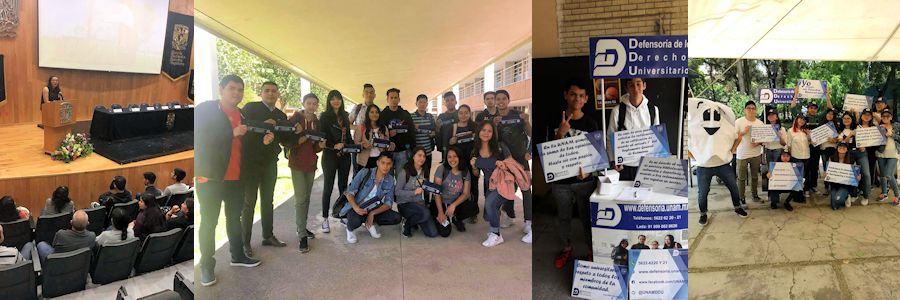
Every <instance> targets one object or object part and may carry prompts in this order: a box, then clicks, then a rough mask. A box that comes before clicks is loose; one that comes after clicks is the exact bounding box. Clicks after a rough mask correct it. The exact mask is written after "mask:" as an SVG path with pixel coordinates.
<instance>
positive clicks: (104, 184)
mask: <svg viewBox="0 0 900 300" xmlns="http://www.w3.org/2000/svg"><path fill="white" fill-rule="evenodd" d="M92 155H97V154H92ZM175 168H181V169H184V170H185V172H187V174H188V175H187V178H186V179H185V183H189V182H190V180H191V179H190V178H191V177H193V175H194V159H193V158H187V159H180V160H174V161H169V162H165V163H158V164H153V165H143V166H133V167H123V168H119V169H109V170H102V171H92V172H85V173H74V174H62V175H47V176H36V177H20V178H11V179H0V195H11V196H13V198H14V199H15V200H16V204H18V205H20V206H24V207H27V208H28V209H29V210H30V211H31V213H32V215H33V216H34V217H35V218H36V217H38V216H40V213H41V208H43V207H44V203H45V201H47V198H49V197H50V196H51V195H52V194H53V190H54V189H56V187H58V186H61V185H66V186H68V187H69V197H70V198H72V200H73V201H75V207H76V208H79V209H81V208H85V207H86V206H88V205H89V204H90V203H91V202H93V201H96V200H97V197H100V194H103V193H105V192H107V191H108V190H109V183H110V181H112V179H113V177H115V176H116V175H122V176H125V179H126V180H127V185H126V188H127V189H128V191H130V192H132V194H134V193H136V192H141V191H143V190H144V186H143V182H144V177H143V176H144V175H143V174H144V172H148V171H149V172H153V173H156V177H157V179H156V184H157V187H159V188H160V189H164V188H165V187H166V186H168V185H170V184H172V181H171V180H170V179H169V178H168V177H169V175H168V174H169V173H170V172H172V170H173V169H175Z"/></svg>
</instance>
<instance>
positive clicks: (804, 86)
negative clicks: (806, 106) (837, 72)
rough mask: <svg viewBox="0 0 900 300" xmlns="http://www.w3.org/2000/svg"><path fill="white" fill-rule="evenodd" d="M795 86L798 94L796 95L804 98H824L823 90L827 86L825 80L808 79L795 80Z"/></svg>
mask: <svg viewBox="0 0 900 300" xmlns="http://www.w3.org/2000/svg"><path fill="white" fill-rule="evenodd" d="M797 88H798V89H800V94H799V95H797V97H800V98H806V99H824V98H825V90H827V88H828V82H827V81H825V80H809V79H800V80H798V81H797Z"/></svg>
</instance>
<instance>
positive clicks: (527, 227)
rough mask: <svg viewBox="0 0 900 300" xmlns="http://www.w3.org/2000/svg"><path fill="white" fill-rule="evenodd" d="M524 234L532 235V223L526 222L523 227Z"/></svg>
mask: <svg viewBox="0 0 900 300" xmlns="http://www.w3.org/2000/svg"><path fill="white" fill-rule="evenodd" d="M522 233H527V234H531V221H525V227H522Z"/></svg>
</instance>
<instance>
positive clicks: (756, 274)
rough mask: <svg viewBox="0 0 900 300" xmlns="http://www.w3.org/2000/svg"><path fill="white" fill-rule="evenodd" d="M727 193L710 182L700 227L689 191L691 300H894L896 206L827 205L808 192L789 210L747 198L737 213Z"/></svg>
mask: <svg viewBox="0 0 900 300" xmlns="http://www.w3.org/2000/svg"><path fill="white" fill-rule="evenodd" d="M820 178H821V176H820ZM822 190H823V186H822V183H821V182H820V183H819V191H822ZM877 192H880V189H875V190H873V193H872V194H873V196H872V199H874V198H875V197H876V195H877ZM749 193H750V191H749V190H748V191H747V194H748V196H749ZM728 195H729V194H728V190H727V189H726V188H725V186H724V185H720V184H717V183H713V185H712V190H711V192H710V196H709V199H710V200H709V209H710V212H711V213H710V219H709V223H708V224H707V225H706V226H700V225H699V224H698V223H697V220H698V218H699V209H698V207H697V192H696V186H695V187H694V188H692V190H691V194H690V197H689V199H688V200H689V202H690V205H691V209H690V211H689V216H690V226H689V232H690V247H689V248H690V250H689V258H690V263H689V264H690V267H689V278H688V280H689V281H690V287H689V294H690V297H691V299H900V281H898V280H897V275H898V274H900V208H896V207H892V206H890V205H889V204H886V203H877V202H875V201H874V200H870V201H869V205H868V206H860V205H857V203H858V202H857V203H854V205H853V206H852V207H850V208H847V209H842V210H838V211H832V210H831V208H830V207H829V205H828V202H827V201H828V199H827V196H822V195H814V197H812V201H808V202H807V203H806V204H796V205H794V208H795V210H794V211H793V212H788V211H786V210H784V209H778V210H771V209H769V204H768V202H763V203H752V201H749V202H751V203H748V204H749V207H750V209H749V213H750V216H749V217H748V218H746V219H742V218H739V217H738V216H737V215H736V214H734V212H733V209H732V207H731V201H730V199H729V196H728ZM760 195H761V196H763V195H764V194H763V192H762V191H760ZM763 198H765V197H763ZM783 198H784V197H782V199H783Z"/></svg>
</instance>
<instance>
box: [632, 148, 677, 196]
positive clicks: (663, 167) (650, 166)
mask: <svg viewBox="0 0 900 300" xmlns="http://www.w3.org/2000/svg"><path fill="white" fill-rule="evenodd" d="M687 174H688V162H687V160H681V159H678V158H677V157H675V156H670V157H642V158H641V163H640V166H639V167H638V171H637V176H635V179H634V187H635V188H649V189H650V190H651V191H653V192H655V193H659V194H666V195H675V196H679V197H687V196H688V175H687Z"/></svg>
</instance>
